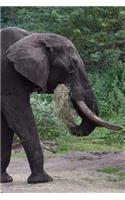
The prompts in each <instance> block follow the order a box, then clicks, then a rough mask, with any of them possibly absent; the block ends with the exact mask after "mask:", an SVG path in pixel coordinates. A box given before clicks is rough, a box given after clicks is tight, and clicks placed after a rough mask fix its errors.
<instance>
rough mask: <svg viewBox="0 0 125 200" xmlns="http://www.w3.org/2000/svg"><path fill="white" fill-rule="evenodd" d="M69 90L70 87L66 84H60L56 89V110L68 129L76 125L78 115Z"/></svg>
mask: <svg viewBox="0 0 125 200" xmlns="http://www.w3.org/2000/svg"><path fill="white" fill-rule="evenodd" d="M69 92H70V90H69V88H68V87H67V86H66V85H64V84H60V85H58V86H57V87H56V89H55V90H54V110H55V112H56V114H57V116H58V118H59V119H60V121H61V122H62V123H63V124H64V125H65V127H67V128H68V129H70V128H71V126H74V123H75V122H74V120H75V117H78V116H77V113H76V111H75V110H74V109H73V105H72V103H71V101H70V97H69Z"/></svg>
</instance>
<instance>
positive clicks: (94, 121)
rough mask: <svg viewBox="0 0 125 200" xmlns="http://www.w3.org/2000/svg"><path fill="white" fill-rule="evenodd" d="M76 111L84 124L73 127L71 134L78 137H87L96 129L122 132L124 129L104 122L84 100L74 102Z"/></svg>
mask: <svg viewBox="0 0 125 200" xmlns="http://www.w3.org/2000/svg"><path fill="white" fill-rule="evenodd" d="M73 104H74V107H75V109H76V110H77V112H78V113H80V116H81V117H82V122H81V124H80V125H75V126H72V127H71V133H72V134H73V135H77V136H87V135H89V134H90V133H91V132H92V131H93V130H94V129H95V128H96V127H104V128H107V129H110V130H113V131H120V130H122V127H120V126H117V125H114V124H112V123H109V122H107V121H104V120H103V119H101V118H100V117H98V116H97V115H96V114H95V113H94V112H92V111H91V110H90V109H89V107H88V106H87V105H86V103H85V102H84V101H82V100H76V101H75V102H73Z"/></svg>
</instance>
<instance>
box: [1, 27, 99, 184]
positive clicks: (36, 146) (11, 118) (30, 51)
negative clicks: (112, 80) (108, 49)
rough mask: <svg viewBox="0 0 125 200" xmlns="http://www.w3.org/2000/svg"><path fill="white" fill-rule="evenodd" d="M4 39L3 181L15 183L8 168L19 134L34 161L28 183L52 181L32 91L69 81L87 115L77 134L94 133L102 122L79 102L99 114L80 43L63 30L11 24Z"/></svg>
mask: <svg viewBox="0 0 125 200" xmlns="http://www.w3.org/2000/svg"><path fill="white" fill-rule="evenodd" d="M1 43H2V44H1V47H2V52H1V57H2V61H1V62H2V65H1V66H2V69H1V80H2V88H1V94H2V99H1V104H2V115H1V120H2V127H1V128H2V135H1V140H2V147H1V154H2V155H1V157H2V158H1V182H11V181H12V177H11V176H9V175H8V174H7V172H6V169H7V167H8V164H9V161H10V156H11V148H12V140H13V135H14V133H16V134H17V135H18V137H19V138H20V140H21V143H22V145H23V147H24V149H25V152H26V155H27V158H28V161H29V165H30V169H31V175H30V177H29V178H28V183H41V182H47V181H52V178H51V177H50V176H49V175H48V174H47V173H46V172H45V171H44V168H43V164H44V159H43V153H42V149H41V146H40V142H39V138H38V134H37V130H36V125H35V122H34V117H33V113H32V110H31V105H30V94H31V93H32V92H34V91H39V92H43V93H53V90H54V89H55V88H56V86H57V85H58V84H59V83H66V84H67V85H68V86H69V87H70V89H71V94H70V97H71V101H72V103H73V105H74V108H75V109H76V110H77V112H78V114H79V115H80V116H81V117H82V118H83V122H82V123H81V125H80V126H76V127H72V129H71V132H72V134H75V135H77V136H80V135H83V136H84V135H88V134H90V133H91V132H92V131H93V130H94V128H95V127H96V124H94V122H92V121H91V120H89V119H87V118H86V117H85V116H84V114H83V113H82V112H81V111H80V110H79V108H78V106H77V104H76V100H83V101H84V102H85V103H86V104H87V106H88V107H89V108H90V109H91V110H92V111H93V112H94V113H96V115H98V108H97V104H96V101H95V97H94V95H93V93H92V90H91V87H90V84H89V81H88V79H87V77H86V74H85V70H84V65H83V62H82V60H81V58H80V56H79V54H78V52H77V50H76V49H75V47H74V45H73V44H72V43H71V42H70V41H69V40H68V39H67V38H65V37H62V36H60V35H57V34H52V33H30V32H27V31H25V30H22V29H20V28H15V27H10V28H5V29H2V30H1ZM76 66H78V67H79V68H77V67H76Z"/></svg>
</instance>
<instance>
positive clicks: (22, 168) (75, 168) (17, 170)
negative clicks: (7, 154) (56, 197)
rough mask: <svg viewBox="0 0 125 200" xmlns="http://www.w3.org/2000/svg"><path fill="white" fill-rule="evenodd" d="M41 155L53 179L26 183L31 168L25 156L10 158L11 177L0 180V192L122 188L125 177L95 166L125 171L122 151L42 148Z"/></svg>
mask: <svg viewBox="0 0 125 200" xmlns="http://www.w3.org/2000/svg"><path fill="white" fill-rule="evenodd" d="M44 155H45V169H46V171H47V172H48V173H49V174H50V175H51V176H52V177H53V178H54V181H53V182H50V183H42V184H35V185H33V184H27V182H26V180H27V177H28V176H29V175H30V170H29V166H28V163H27V160H26V158H12V160H11V163H10V166H9V168H8V172H9V173H10V175H12V177H13V179H14V181H13V182H12V183H6V184H1V192H3V193H8V192H10V193H19V192H20V193H30V192H33V193H35V192H39V193H50V192H53V193H55V192H57V193H59V192H63V193H65V192H68V193H69V192H71V193H86V192H121V193H124V192H125V179H119V178H118V176H117V175H116V174H107V173H102V172H98V169H102V168H105V167H108V166H116V167H120V169H122V170H123V172H125V152H120V153H105V152H103V153H85V152H69V153H66V154H65V155H57V154H52V153H50V152H45V153H44Z"/></svg>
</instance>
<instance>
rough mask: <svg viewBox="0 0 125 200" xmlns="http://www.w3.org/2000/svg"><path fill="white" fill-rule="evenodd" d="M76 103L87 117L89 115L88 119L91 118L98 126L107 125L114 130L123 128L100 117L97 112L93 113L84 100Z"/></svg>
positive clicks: (106, 126)
mask: <svg viewBox="0 0 125 200" xmlns="http://www.w3.org/2000/svg"><path fill="white" fill-rule="evenodd" d="M76 104H77V106H78V107H79V109H80V110H81V112H82V113H83V114H84V115H85V117H87V118H88V119H90V120H91V121H93V122H94V123H96V124H97V125H98V126H100V127H105V128H107V129H111V130H114V131H120V130H122V127H120V126H117V125H113V124H111V123H109V122H106V121H104V120H102V119H101V118H100V117H98V116H97V115H96V114H95V113H93V112H92V111H91V110H90V109H89V108H88V106H87V105H86V104H85V103H84V101H81V100H77V101H76Z"/></svg>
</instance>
